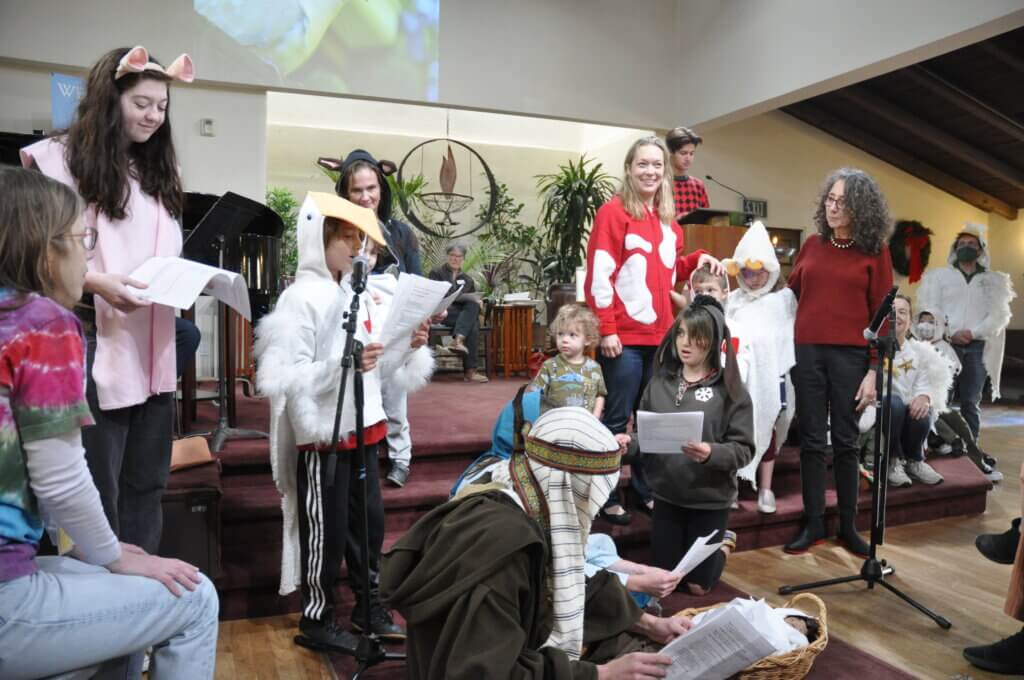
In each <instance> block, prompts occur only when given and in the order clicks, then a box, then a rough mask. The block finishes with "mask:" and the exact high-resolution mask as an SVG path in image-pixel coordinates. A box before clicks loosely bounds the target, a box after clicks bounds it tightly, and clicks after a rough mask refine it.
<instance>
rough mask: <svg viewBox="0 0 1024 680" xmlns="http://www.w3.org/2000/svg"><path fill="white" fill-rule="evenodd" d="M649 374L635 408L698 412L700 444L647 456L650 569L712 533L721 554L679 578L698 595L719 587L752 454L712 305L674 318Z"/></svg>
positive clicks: (629, 441) (735, 372) (745, 401)
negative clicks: (734, 508)
mask: <svg viewBox="0 0 1024 680" xmlns="http://www.w3.org/2000/svg"><path fill="white" fill-rule="evenodd" d="M723 346H724V348H725V351H724V352H723V351H722V348H723ZM723 354H724V355H725V358H724V361H723V359H722V356H723ZM653 374H654V375H653V377H652V378H651V381H650V382H649V383H648V384H647V387H646V388H645V389H644V392H643V395H642V396H641V397H640V406H639V410H641V411H654V412H655V413H687V412H701V413H703V430H702V434H701V441H680V442H679V445H680V446H679V451H680V454H682V455H647V456H645V460H644V466H645V469H646V471H647V480H648V482H649V483H650V485H651V489H652V491H653V492H654V497H655V501H654V518H653V523H652V528H651V550H652V552H653V554H654V564H655V565H657V566H659V567H661V568H662V569H672V568H673V567H675V566H676V564H677V563H678V562H679V560H680V558H681V557H682V556H683V555H684V554H686V551H687V550H689V549H690V547H691V546H692V545H693V544H694V542H695V541H696V540H697V539H698V538H700V537H702V536H706V535H708V534H715V537H713V538H712V541H721V542H722V543H723V546H722V547H723V549H722V550H720V551H718V552H717V553H715V554H714V555H713V556H711V557H709V558H708V559H706V560H705V561H704V562H702V563H701V564H700V566H698V567H697V568H695V569H694V570H693V571H692V572H690V573H688V574H686V576H685V577H684V579H683V583H684V584H686V586H687V588H688V590H689V592H691V593H692V594H694V595H703V594H704V593H707V592H708V591H710V590H711V589H712V588H713V587H714V586H715V585H716V584H717V583H718V581H719V579H720V578H721V576H722V572H723V570H724V569H725V561H726V558H727V557H728V554H729V550H731V549H733V548H735V546H736V535H735V534H734V533H732V532H730V531H726V526H727V523H728V520H729V508H730V506H731V504H732V503H733V502H735V500H736V495H737V487H738V484H737V477H736V472H737V471H738V470H739V469H740V468H741V467H743V466H744V465H746V464H747V463H749V462H750V460H751V459H752V458H753V455H754V421H753V407H752V406H751V403H750V395H748V394H747V390H746V389H745V388H744V387H743V382H742V381H741V380H740V375H739V369H738V367H737V365H736V355H735V352H734V350H733V345H732V341H731V338H730V336H729V329H728V327H727V326H726V324H725V314H724V312H723V311H722V308H721V306H720V305H719V304H718V302H717V301H715V300H714V299H713V298H711V297H710V296H707V295H697V296H696V297H695V298H694V301H693V302H691V303H690V305H689V306H688V307H687V308H686V309H684V310H683V311H682V312H681V313H680V314H679V315H678V316H677V317H676V320H675V322H674V323H673V324H672V326H671V328H669V330H668V332H667V333H666V334H665V337H664V339H663V340H662V342H661V344H660V345H659V346H658V350H657V352H656V353H655V355H654V367H653ZM616 438H617V439H619V441H620V442H621V443H624V444H626V445H627V446H628V451H629V452H630V453H631V454H633V455H642V454H643V453H644V452H643V451H642V450H641V449H640V442H639V437H638V435H636V434H634V435H632V436H629V435H624V434H620V435H616Z"/></svg>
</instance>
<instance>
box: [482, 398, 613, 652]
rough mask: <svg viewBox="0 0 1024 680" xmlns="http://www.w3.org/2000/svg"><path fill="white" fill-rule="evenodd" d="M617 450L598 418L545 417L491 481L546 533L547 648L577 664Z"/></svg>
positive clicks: (581, 412) (580, 413)
mask: <svg viewBox="0 0 1024 680" xmlns="http://www.w3.org/2000/svg"><path fill="white" fill-rule="evenodd" d="M619 462H620V461H619V445H618V442H616V441H615V437H614V436H613V435H612V433H611V432H610V431H609V430H608V428H606V427H605V426H604V425H602V424H601V421H600V420H598V419H597V418H596V417H595V416H594V414H592V413H591V412H590V411H588V410H586V409H584V408H580V407H578V406H568V407H563V408H556V409H552V410H550V411H548V412H547V413H545V414H544V415H542V416H541V417H539V418H538V419H537V420H536V422H534V423H533V425H532V426H531V427H530V429H529V431H528V433H527V435H526V438H525V451H517V452H515V453H513V454H512V457H511V458H510V459H509V460H508V461H504V460H502V461H499V462H496V463H494V465H493V466H492V467H491V470H490V474H489V475H483V476H485V477H488V478H489V480H490V482H491V483H497V484H499V485H501V486H503V487H505V489H506V491H507V493H509V495H511V496H512V497H513V498H515V499H516V501H518V502H519V504H520V505H522V507H523V509H524V510H525V511H526V512H527V514H529V515H530V516H531V517H533V518H534V519H535V520H537V521H538V522H539V523H540V524H541V526H542V527H543V528H544V530H545V532H546V533H547V535H548V545H549V547H550V551H551V569H549V570H548V579H549V582H548V588H549V591H550V593H551V598H552V610H553V619H552V630H551V635H550V636H549V637H548V639H547V642H545V646H550V647H558V648H559V649H561V650H563V651H564V652H565V653H566V654H568V655H569V657H570V658H573V659H578V658H579V657H580V654H581V653H582V650H583V609H584V604H585V600H586V577H585V575H584V573H583V562H584V548H585V546H586V543H587V537H588V536H589V535H590V525H591V522H593V519H594V517H595V516H596V515H597V512H598V510H600V509H601V507H602V506H603V505H604V503H605V501H606V500H608V496H609V494H611V492H612V489H614V488H615V485H616V484H617V483H618V480H619Z"/></svg>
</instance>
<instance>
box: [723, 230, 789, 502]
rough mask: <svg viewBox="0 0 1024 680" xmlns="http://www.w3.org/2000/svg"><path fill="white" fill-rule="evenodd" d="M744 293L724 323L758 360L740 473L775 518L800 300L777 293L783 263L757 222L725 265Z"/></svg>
mask: <svg viewBox="0 0 1024 680" xmlns="http://www.w3.org/2000/svg"><path fill="white" fill-rule="evenodd" d="M723 264H724V265H725V267H726V270H727V271H728V272H729V273H730V274H731V275H733V276H735V277H736V281H737V283H738V284H739V287H738V288H736V290H734V291H732V292H731V293H729V301H728V304H727V305H726V307H725V318H726V320H727V321H728V322H729V324H730V327H731V326H732V325H733V324H736V325H737V326H739V327H741V328H743V330H744V333H745V338H744V339H745V340H746V341H747V342H748V343H749V344H750V347H751V350H750V351H751V353H752V354H753V356H754V357H755V358H756V361H755V362H752V363H751V366H750V368H749V370H748V372H747V375H746V376H745V377H744V383H745V385H746V387H747V391H748V392H749V393H750V398H751V400H752V401H753V404H754V439H755V442H756V448H755V452H754V459H753V460H751V461H750V463H749V464H747V465H746V466H745V467H743V468H741V469H740V471H739V477H740V479H745V480H747V481H748V482H750V483H751V484H752V485H753V486H754V488H755V489H758V488H759V487H760V488H759V490H758V496H757V508H758V510H759V511H761V512H762V513H765V514H771V513H773V512H775V510H776V505H775V494H774V493H773V492H772V473H773V472H774V469H775V455H776V453H777V452H778V450H779V448H780V447H781V446H782V443H783V442H784V441H785V440H786V435H787V434H788V432H789V425H790V423H791V422H792V420H793V412H794V410H795V406H796V400H795V399H794V396H793V383H792V382H791V381H790V379H789V371H790V369H791V368H792V367H793V364H795V363H796V357H795V356H794V350H793V324H794V322H795V321H796V297H795V296H794V295H793V292H792V291H791V290H789V289H788V288H783V289H782V290H775V285H776V283H777V282H778V280H779V273H780V266H779V259H778V258H777V257H776V256H775V247H774V246H773V245H772V242H771V239H770V238H769V237H768V230H767V229H765V226H764V224H762V223H761V222H754V224H752V225H751V226H750V228H749V229H748V230H747V233H745V234H744V235H743V238H742V239H740V242H739V243H738V244H737V245H736V252H734V253H733V256H732V257H731V258H729V259H726V260H723Z"/></svg>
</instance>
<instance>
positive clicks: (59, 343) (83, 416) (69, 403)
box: [3, 314, 93, 442]
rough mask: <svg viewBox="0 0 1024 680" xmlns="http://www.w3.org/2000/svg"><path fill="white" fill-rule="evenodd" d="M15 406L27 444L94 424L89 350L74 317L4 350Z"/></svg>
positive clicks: (21, 336)
mask: <svg viewBox="0 0 1024 680" xmlns="http://www.w3.org/2000/svg"><path fill="white" fill-rule="evenodd" d="M3 361H4V364H5V371H4V372H5V373H6V374H7V375H8V376H9V378H8V379H9V381H10V385H9V386H8V389H9V390H10V403H11V411H12V412H13V415H14V421H15V423H16V424H17V428H18V432H19V434H20V436H21V440H22V441H23V442H31V441H37V440H39V439H46V438H49V437H56V436H60V435H63V434H67V433H69V432H73V431H74V430H75V429H77V428H80V427H82V426H84V425H91V424H92V423H93V420H92V414H91V413H90V411H89V404H88V402H87V401H86V398H85V346H84V342H83V339H82V331H81V327H80V326H79V325H78V323H77V320H76V319H75V318H74V317H73V316H71V314H62V315H60V316H58V317H56V318H54V319H53V320H52V321H49V322H48V323H45V324H42V325H34V326H33V327H31V328H27V329H25V330H24V331H22V332H20V333H18V334H17V335H16V336H15V337H13V338H12V339H11V341H10V342H8V343H7V344H6V346H5V347H4V349H3Z"/></svg>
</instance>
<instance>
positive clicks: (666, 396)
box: [629, 369, 754, 510]
mask: <svg viewBox="0 0 1024 680" xmlns="http://www.w3.org/2000/svg"><path fill="white" fill-rule="evenodd" d="M656 370H657V369H656ZM678 388H679V379H678V378H674V377H671V376H668V375H664V374H663V373H661V372H660V371H658V374H656V375H655V376H654V377H653V378H651V381H650V382H649V383H647V387H646V389H644V393H643V396H642V397H641V398H640V410H642V411H654V412H656V413H682V412H693V411H702V412H703V413H704V431H703V433H702V435H703V441H705V442H708V443H709V444H711V457H710V458H708V459H707V460H706V461H704V462H703V463H697V462H695V461H693V460H691V459H690V458H688V457H687V456H686V454H684V453H682V452H680V453H678V454H650V455H646V456H644V459H643V460H644V473H645V474H646V476H647V483H648V484H649V485H650V487H651V490H652V491H654V495H655V497H656V498H659V499H661V500H663V501H666V502H668V503H672V504H673V505H678V506H680V507H684V508H694V509H698V510H720V509H723V508H728V507H729V506H730V505H731V504H732V502H733V501H734V500H736V492H737V483H736V471H737V470H739V469H740V468H741V467H743V466H744V465H746V464H747V463H749V462H750V461H751V459H752V458H753V457H754V408H753V406H752V404H751V402H750V395H749V394H747V391H746V390H745V389H744V390H743V392H742V394H741V395H740V398H739V399H737V400H733V399H731V398H730V397H729V393H728V392H727V391H726V389H725V383H724V381H723V379H722V372H721V371H719V372H717V373H715V374H714V375H713V376H712V377H710V378H708V379H706V380H705V381H703V382H701V383H698V384H697V385H694V386H691V387H689V388H688V389H687V390H686V392H685V393H684V394H683V398H682V400H681V401H680V403H679V405H678V406H677V405H676V394H677V392H678ZM701 388H707V389H710V390H711V392H710V394H709V393H708V392H706V391H704V390H702V389H701ZM698 395H699V396H701V397H704V398H705V399H706V400H704V401H702V400H701V399H698ZM708 396H710V398H709V399H708V398H707V397H708ZM679 445H680V446H682V445H683V442H679ZM638 451H639V446H638V444H637V438H636V435H634V436H633V439H632V441H631V442H630V446H629V453H631V454H635V453H637V452H638ZM641 453H642V452H641Z"/></svg>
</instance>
